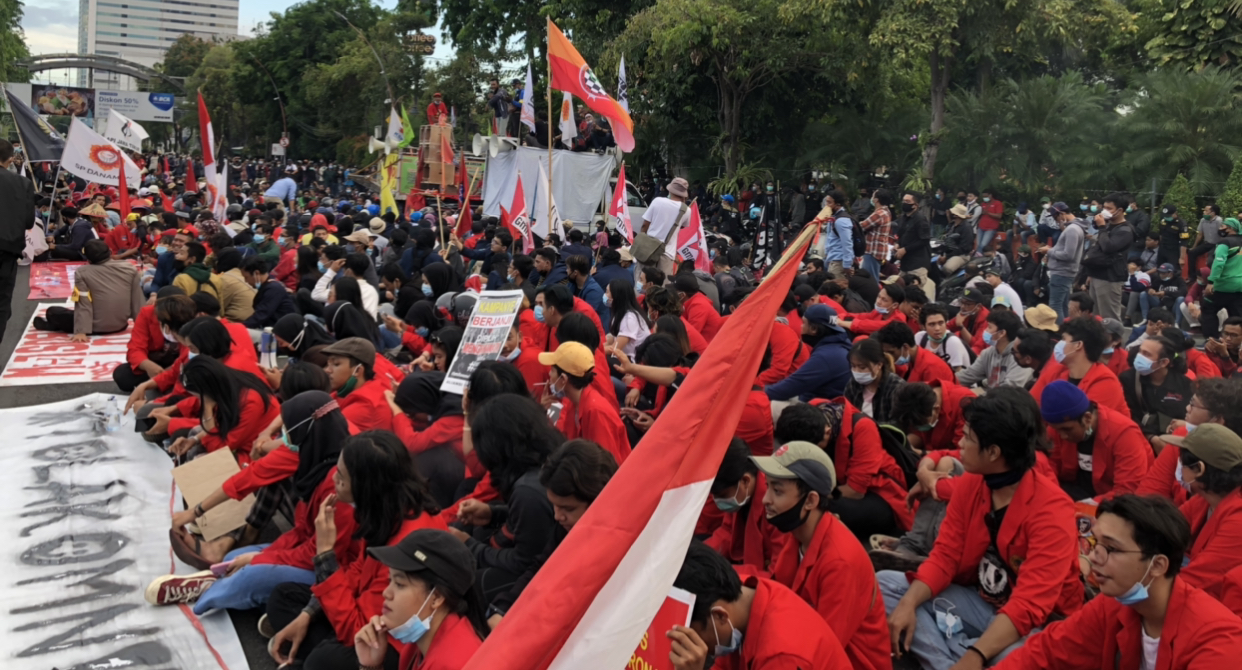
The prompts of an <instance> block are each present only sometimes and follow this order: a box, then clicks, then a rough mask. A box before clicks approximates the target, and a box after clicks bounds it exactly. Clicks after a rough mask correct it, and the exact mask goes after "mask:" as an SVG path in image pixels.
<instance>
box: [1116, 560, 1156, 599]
mask: <svg viewBox="0 0 1242 670" xmlns="http://www.w3.org/2000/svg"><path fill="white" fill-rule="evenodd" d="M1155 560H1156V558H1155V557H1154V556H1153V557H1152V558H1151V560H1149V561H1147V570H1146V571H1145V572H1143V579H1147V574H1148V573H1149V572H1151V564H1152V562H1153V561H1155ZM1143 579H1140V580H1138V581H1137V582H1135V583H1134V586H1131V587H1130V590H1129V591H1126V592H1125V593H1123V594H1121V595H1119V596H1117V602H1119V603H1121V604H1122V605H1137V604H1139V603H1141V602H1143V601H1144V600H1147V585H1146V584H1144V583H1143Z"/></svg>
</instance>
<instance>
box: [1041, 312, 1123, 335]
mask: <svg viewBox="0 0 1242 670" xmlns="http://www.w3.org/2000/svg"><path fill="white" fill-rule="evenodd" d="M1027 321H1028V322H1029V321H1030V317H1029V316H1028V317H1027ZM1100 323H1102V324H1103V325H1104V330H1106V331H1108V334H1109V335H1112V336H1113V337H1115V338H1117V339H1121V338H1122V337H1124V336H1125V333H1126V327H1125V326H1124V325H1122V323H1121V322H1120V321H1118V320H1117V319H1102V320H1101V321H1100Z"/></svg>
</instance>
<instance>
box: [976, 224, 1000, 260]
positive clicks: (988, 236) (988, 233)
mask: <svg viewBox="0 0 1242 670" xmlns="http://www.w3.org/2000/svg"><path fill="white" fill-rule="evenodd" d="M995 238H996V231H995V230H980V231H979V246H978V247H976V248H975V254H976V255H981V254H983V250H984V249H987V248H988V247H990V246H992V240H993V239H995Z"/></svg>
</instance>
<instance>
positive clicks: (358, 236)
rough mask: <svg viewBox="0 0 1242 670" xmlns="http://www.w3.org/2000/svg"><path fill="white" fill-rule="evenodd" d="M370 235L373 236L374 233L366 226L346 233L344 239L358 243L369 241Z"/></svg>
mask: <svg viewBox="0 0 1242 670" xmlns="http://www.w3.org/2000/svg"><path fill="white" fill-rule="evenodd" d="M372 237H375V233H373V232H371V231H370V230H368V229H366V228H359V229H358V230H355V231H354V232H352V233H350V234H348V235H346V236H345V239H346V240H348V241H350V242H358V243H359V244H362V243H365V242H367V241H369V240H370V239H371V238H372Z"/></svg>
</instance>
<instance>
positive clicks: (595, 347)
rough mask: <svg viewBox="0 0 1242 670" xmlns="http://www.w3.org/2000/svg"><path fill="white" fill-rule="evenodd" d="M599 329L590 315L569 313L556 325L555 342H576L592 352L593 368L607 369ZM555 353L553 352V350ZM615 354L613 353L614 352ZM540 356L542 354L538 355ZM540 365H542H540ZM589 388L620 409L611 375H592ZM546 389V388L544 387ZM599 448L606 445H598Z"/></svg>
mask: <svg viewBox="0 0 1242 670" xmlns="http://www.w3.org/2000/svg"><path fill="white" fill-rule="evenodd" d="M600 337H601V336H600V330H599V327H598V326H597V325H596V324H595V323H593V322H592V321H591V319H590V315H587V314H582V313H577V312H571V313H569V314H566V315H564V316H563V317H561V318H560V320H559V322H558V323H557V324H556V338H555V339H556V341H557V342H558V343H559V344H563V343H565V342H577V343H578V344H581V345H582V346H584V347H586V348H587V349H588V350H590V351H591V352H592V354H593V355H594V358H595V368H596V369H597V370H607V369H608V358H607V357H606V356H605V354H604V349H603V347H602V346H600V344H601V339H600ZM559 344H558V346H559ZM553 351H555V350H553ZM614 353H615V352H614ZM540 355H542V353H541V354H540ZM540 364H541V365H542V363H540ZM591 386H592V387H594V388H595V390H596V391H599V394H600V395H601V396H603V397H604V399H606V400H607V401H608V404H609V405H611V406H612V409H613V411H614V412H615V411H617V410H619V409H620V408H621V402H620V400H618V398H617V387H616V385H615V384H613V380H612V375H608V374H599V375H593V376H592V379H591ZM545 388H547V387H545ZM600 444H601V446H605V448H606V447H607V445H605V444H603V443H600Z"/></svg>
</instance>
